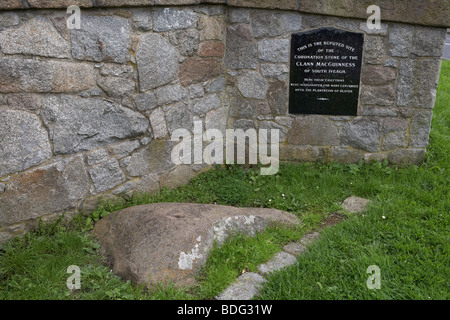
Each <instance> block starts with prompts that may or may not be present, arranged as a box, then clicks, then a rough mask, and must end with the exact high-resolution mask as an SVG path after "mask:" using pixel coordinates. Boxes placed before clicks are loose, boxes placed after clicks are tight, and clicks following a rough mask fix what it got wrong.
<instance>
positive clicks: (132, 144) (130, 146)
mask: <svg viewBox="0 0 450 320" xmlns="http://www.w3.org/2000/svg"><path fill="white" fill-rule="evenodd" d="M139 147H140V144H139V141H137V140H132V141H124V142H120V143H118V144H113V145H110V146H108V150H109V152H111V153H112V154H113V155H115V156H116V157H117V158H118V159H121V158H123V157H126V156H128V155H129V154H130V153H131V152H133V151H134V150H136V149H138V148H139Z"/></svg>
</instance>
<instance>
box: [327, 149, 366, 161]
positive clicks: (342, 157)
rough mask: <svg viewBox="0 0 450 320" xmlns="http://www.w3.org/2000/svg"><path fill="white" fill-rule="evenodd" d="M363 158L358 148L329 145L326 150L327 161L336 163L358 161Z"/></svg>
mask: <svg viewBox="0 0 450 320" xmlns="http://www.w3.org/2000/svg"><path fill="white" fill-rule="evenodd" d="M363 158H364V154H363V152H361V151H360V150H354V149H347V148H345V147H331V148H330V149H329V151H328V161H333V162H338V163H358V162H359V161H361V159H363Z"/></svg>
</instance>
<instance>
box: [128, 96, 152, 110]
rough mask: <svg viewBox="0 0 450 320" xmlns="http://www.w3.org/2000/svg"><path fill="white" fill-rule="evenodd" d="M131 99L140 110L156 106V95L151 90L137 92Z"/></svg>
mask: <svg viewBox="0 0 450 320" xmlns="http://www.w3.org/2000/svg"><path fill="white" fill-rule="evenodd" d="M133 100H134V103H135V104H136V107H137V108H138V110H140V111H148V110H152V109H154V108H155V107H156V106H157V101H156V96H155V94H154V93H153V92H145V93H140V94H137V95H135V96H133Z"/></svg>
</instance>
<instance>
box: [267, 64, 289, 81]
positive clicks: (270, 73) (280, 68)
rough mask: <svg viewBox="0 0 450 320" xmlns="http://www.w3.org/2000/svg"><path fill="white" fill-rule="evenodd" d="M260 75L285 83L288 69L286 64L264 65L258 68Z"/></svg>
mask: <svg viewBox="0 0 450 320" xmlns="http://www.w3.org/2000/svg"><path fill="white" fill-rule="evenodd" d="M260 70H261V74H262V75H263V76H264V77H266V78H274V79H278V80H280V81H285V80H287V79H288V77H289V68H288V66H287V65H286V64H272V63H267V64H266V63H264V64H261V66H260Z"/></svg>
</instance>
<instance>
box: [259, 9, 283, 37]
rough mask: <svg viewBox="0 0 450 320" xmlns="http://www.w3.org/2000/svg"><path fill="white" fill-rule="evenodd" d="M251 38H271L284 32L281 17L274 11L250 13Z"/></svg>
mask: <svg viewBox="0 0 450 320" xmlns="http://www.w3.org/2000/svg"><path fill="white" fill-rule="evenodd" d="M251 18H252V29H253V36H254V37H255V38H263V37H266V38H272V37H276V36H279V35H282V34H283V33H285V32H286V30H285V28H284V26H283V23H282V21H283V20H282V18H281V15H280V14H279V13H277V12H274V11H268V10H256V11H252V13H251Z"/></svg>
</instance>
